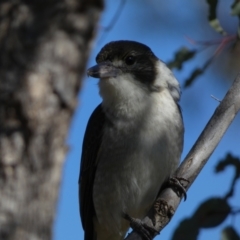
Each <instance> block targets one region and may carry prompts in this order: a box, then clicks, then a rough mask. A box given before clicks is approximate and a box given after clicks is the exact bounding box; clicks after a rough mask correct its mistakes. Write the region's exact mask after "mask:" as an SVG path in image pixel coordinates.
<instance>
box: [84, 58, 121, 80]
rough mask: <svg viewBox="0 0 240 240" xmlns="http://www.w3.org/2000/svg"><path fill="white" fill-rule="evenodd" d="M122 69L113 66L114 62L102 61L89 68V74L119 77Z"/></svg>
mask: <svg viewBox="0 0 240 240" xmlns="http://www.w3.org/2000/svg"><path fill="white" fill-rule="evenodd" d="M120 71H121V70H120V69H119V68H117V67H115V66H113V64H112V62H102V63H99V64H97V65H95V66H93V67H91V68H89V69H88V70H87V75H88V76H91V77H94V78H109V77H117V75H118V74H119V73H120Z"/></svg>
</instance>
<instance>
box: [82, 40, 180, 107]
mask: <svg viewBox="0 0 240 240" xmlns="http://www.w3.org/2000/svg"><path fill="white" fill-rule="evenodd" d="M96 62H97V65H95V66H93V67H91V68H89V69H88V71H87V74H88V75H89V76H92V77H95V78H100V81H99V88H100V95H101V96H102V98H103V102H104V101H107V102H109V101H110V102H112V103H113V105H114V102H116V103H118V102H121V103H122V102H129V101H133V102H136V101H137V102H143V101H145V100H146V99H147V98H148V97H149V96H151V95H152V94H155V93H158V92H161V91H162V90H163V89H168V90H169V92H170V94H171V96H172V98H173V99H174V100H175V101H176V102H177V101H178V100H179V98H180V87H179V83H178V82H177V80H176V79H175V77H174V76H173V74H172V72H171V70H170V69H169V68H168V67H167V66H166V65H165V63H163V62H162V61H161V60H159V59H158V58H157V57H156V56H155V55H154V53H153V52H152V51H151V49H150V48H149V47H148V46H146V45H144V44H142V43H139V42H135V41H114V42H110V43H108V44H106V45H105V46H104V47H103V48H102V49H101V51H100V52H99V53H98V55H97V57H96Z"/></svg>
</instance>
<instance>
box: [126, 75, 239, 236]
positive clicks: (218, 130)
mask: <svg viewBox="0 0 240 240" xmlns="http://www.w3.org/2000/svg"><path fill="white" fill-rule="evenodd" d="M239 110H240V73H239V74H238V76H237V77H236V79H235V81H234V82H233V84H232V87H231V88H230V89H229V91H228V92H227V94H226V96H225V97H224V99H223V100H222V101H221V102H220V104H219V106H218V107H217V109H216V110H215V112H214V114H213V116H212V117H211V119H210V120H209V122H208V124H207V125H206V127H205V129H204V130H203V132H202V133H201V135H200V136H199V138H198V140H197V141H196V143H195V144H194V145H193V147H192V149H191V150H190V152H189V153H188V154H187V156H186V158H185V159H184V161H183V162H182V163H181V165H180V166H179V168H178V169H177V171H176V172H175V174H174V176H176V177H177V178H179V179H186V180H187V183H186V184H184V185H185V186H184V187H185V189H186V191H187V190H188V189H189V187H190V186H191V185H192V183H193V182H194V180H195V179H196V177H197V176H198V174H199V173H200V171H201V170H202V168H203V167H204V165H205V164H206V162H207V161H208V159H209V158H210V156H211V154H212V153H213V151H214V150H215V148H216V147H217V145H218V143H219V142H220V140H221V138H222V137H223V135H224V133H225V132H226V130H227V128H228V127H229V125H230V124H231V122H232V121H233V119H234V118H235V116H236V115H237V113H238V112H239ZM181 199H182V196H179V195H177V194H176V193H175V192H174V190H173V189H171V188H170V187H168V188H165V189H164V190H163V191H162V192H161V193H160V195H159V196H158V198H157V200H156V201H155V203H154V205H153V207H152V209H151V210H150V211H149V213H148V215H147V216H146V217H145V218H144V219H143V220H142V222H143V223H146V224H147V225H149V226H153V227H154V228H155V229H156V230H157V231H159V232H160V231H161V230H162V229H163V228H164V227H165V226H166V225H167V224H168V223H169V221H170V220H171V218H172V216H173V215H174V213H175V211H176V209H177V207H178V205H179V204H180V201H181ZM155 236H156V234H154V235H152V238H154V237H155ZM125 239H126V240H142V239H143V237H142V236H141V235H140V234H139V233H138V232H136V231H132V232H131V233H130V234H129V235H128V236H127V237H126V238H125Z"/></svg>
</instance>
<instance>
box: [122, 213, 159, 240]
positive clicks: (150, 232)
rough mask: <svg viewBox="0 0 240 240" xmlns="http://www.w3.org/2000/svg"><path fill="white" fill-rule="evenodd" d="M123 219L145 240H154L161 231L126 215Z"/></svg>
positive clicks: (124, 214)
mask: <svg viewBox="0 0 240 240" xmlns="http://www.w3.org/2000/svg"><path fill="white" fill-rule="evenodd" d="M123 218H124V219H126V220H127V221H129V222H130V227H131V228H132V229H133V230H135V231H137V232H138V233H139V234H140V235H141V236H142V237H143V239H145V240H152V239H153V238H154V237H155V236H156V235H157V234H159V231H158V230H157V229H155V228H154V226H150V225H148V224H147V223H144V222H143V221H141V220H140V219H137V218H132V217H130V216H129V215H128V214H126V213H123Z"/></svg>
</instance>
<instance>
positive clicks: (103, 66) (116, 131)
mask: <svg viewBox="0 0 240 240" xmlns="http://www.w3.org/2000/svg"><path fill="white" fill-rule="evenodd" d="M96 62H97V65H95V66H93V67H91V68H89V69H88V70H87V75H88V76H91V77H93V78H99V81H98V87H99V94H100V96H101V98H102V102H101V103H100V104H99V105H98V106H97V107H96V108H95V110H94V111H93V113H92V115H91V116H90V119H89V121H88V124H87V127H86V131H85V135H84V140H83V145H82V156H81V164H80V176H79V208H80V216H81V221H82V226H83V229H84V239H85V240H122V239H124V237H125V235H126V233H127V231H128V229H129V227H130V223H129V222H128V221H127V220H126V219H124V218H123V217H122V214H123V213H125V214H128V215H129V216H131V217H133V218H137V219H142V218H143V217H144V216H145V215H146V214H147V212H148V211H149V209H150V208H151V206H152V205H153V203H154V200H156V197H157V195H158V193H159V191H160V188H161V186H163V184H164V183H165V182H166V181H167V179H168V178H169V177H171V176H172V174H173V173H174V171H175V170H176V169H177V167H178V165H179V161H180V157H181V153H182V149H183V136H184V126H183V120H182V113H181V109H180V106H179V100H180V96H181V90H180V85H179V82H178V81H177V79H176V78H175V77H174V75H173V73H172V71H171V70H170V69H169V68H168V67H167V66H166V64H165V63H164V62H163V61H161V60H160V59H159V58H158V57H156V56H155V54H154V53H153V52H152V50H151V49H150V48H149V47H148V46H146V45H145V44H143V43H139V42H136V41H130V40H119V41H112V42H110V43H108V44H106V45H105V46H104V47H103V48H102V49H101V50H100V52H99V53H98V54H97V57H96Z"/></svg>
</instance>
